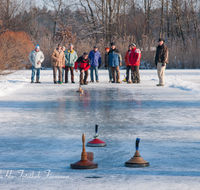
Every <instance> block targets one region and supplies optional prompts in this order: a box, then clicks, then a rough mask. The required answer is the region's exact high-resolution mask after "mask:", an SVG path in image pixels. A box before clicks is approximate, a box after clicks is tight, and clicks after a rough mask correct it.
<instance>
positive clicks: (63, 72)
mask: <svg viewBox="0 0 200 190" xmlns="http://www.w3.org/2000/svg"><path fill="white" fill-rule="evenodd" d="M64 75H65V68H62V82H64Z"/></svg>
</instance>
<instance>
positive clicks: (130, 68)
mask: <svg viewBox="0 0 200 190" xmlns="http://www.w3.org/2000/svg"><path fill="white" fill-rule="evenodd" d="M131 50H132V47H131V45H129V46H128V51H127V52H126V55H125V62H126V82H127V83H132V82H131V81H132V80H133V69H132V67H131V64H130V62H129V56H130V53H131ZM129 71H131V81H130V80H129Z"/></svg>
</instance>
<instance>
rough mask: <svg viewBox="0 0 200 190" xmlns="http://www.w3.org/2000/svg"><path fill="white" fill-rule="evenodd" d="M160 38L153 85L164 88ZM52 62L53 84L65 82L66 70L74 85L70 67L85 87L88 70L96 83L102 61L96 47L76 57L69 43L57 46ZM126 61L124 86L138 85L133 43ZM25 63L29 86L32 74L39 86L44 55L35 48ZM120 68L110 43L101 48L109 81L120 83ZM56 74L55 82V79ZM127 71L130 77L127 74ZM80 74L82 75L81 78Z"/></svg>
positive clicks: (163, 52)
mask: <svg viewBox="0 0 200 190" xmlns="http://www.w3.org/2000/svg"><path fill="white" fill-rule="evenodd" d="M164 42H165V41H164V39H161V38H160V39H159V40H158V43H159V45H158V47H157V51H156V56H155V65H156V67H157V71H158V77H159V84H157V86H164V72H165V68H166V63H168V48H167V46H166V45H165V44H164ZM52 59H53V81H54V84H57V83H59V84H63V83H68V72H69V70H70V74H71V83H75V82H74V68H75V71H76V72H78V69H79V70H80V83H81V85H87V84H88V81H87V78H88V75H89V73H88V70H89V69H90V79H91V80H90V82H94V73H95V79H96V82H99V75H98V69H99V68H100V67H101V64H102V58H101V54H100V52H99V51H98V47H97V46H94V47H93V50H92V51H90V52H89V54H88V53H87V52H84V53H83V55H82V56H80V57H78V56H77V53H76V51H75V50H74V49H73V44H69V47H68V49H65V47H64V46H61V44H58V47H57V48H56V49H55V50H54V52H53V54H52ZM124 59H125V62H126V82H127V83H140V74H139V67H140V59H141V51H140V49H138V48H137V46H136V44H135V43H131V44H130V45H129V47H128V51H127V52H126V55H125V58H124ZM29 60H30V62H31V64H32V75H31V83H33V82H34V78H35V72H36V71H37V74H36V83H40V81H39V80H40V68H41V64H42V62H43V61H44V55H43V53H42V51H40V47H39V45H37V46H36V47H35V49H34V50H33V51H31V53H30V54H29ZM120 66H122V56H121V53H120V52H119V50H117V49H116V46H115V44H114V43H111V47H110V48H108V47H106V48H105V68H106V69H108V72H109V82H112V83H121V80H120ZM57 72H58V80H57ZM130 72H131V75H129V73H130ZM83 75H84V76H83Z"/></svg>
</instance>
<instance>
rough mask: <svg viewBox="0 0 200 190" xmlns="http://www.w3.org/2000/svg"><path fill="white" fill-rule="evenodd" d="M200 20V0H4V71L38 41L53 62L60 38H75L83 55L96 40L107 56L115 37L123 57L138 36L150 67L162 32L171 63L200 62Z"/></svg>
mask: <svg viewBox="0 0 200 190" xmlns="http://www.w3.org/2000/svg"><path fill="white" fill-rule="evenodd" d="M199 25H200V2H199V0H137V1H136V0H76V1H67V0H42V1H41V2H40V3H39V4H38V3H37V2H36V1H33V0H32V1H29V0H0V44H1V48H0V75H1V74H4V73H6V72H5V71H6V70H9V72H12V71H10V70H11V69H13V70H15V69H17V68H22V67H24V63H27V62H28V59H27V58H28V54H29V53H30V51H31V50H32V49H33V48H34V46H35V45H36V44H39V45H40V48H41V50H42V52H43V53H44V55H45V61H44V63H43V66H44V67H51V55H52V52H53V49H54V48H55V47H56V46H57V44H58V43H61V44H62V45H64V46H66V47H68V44H69V43H73V44H74V49H75V50H76V51H77V53H78V55H79V56H80V55H82V53H83V52H85V51H87V52H89V51H90V50H92V49H93V46H94V45H97V46H98V47H99V51H100V52H101V55H102V57H104V49H105V47H109V46H110V42H115V44H116V48H117V49H119V51H120V52H121V54H122V56H123V58H124V56H125V53H126V51H127V49H128V45H129V44H130V43H131V42H135V43H136V44H137V45H138V47H139V48H140V49H141V50H142V65H141V68H143V69H152V68H154V66H155V65H154V56H155V47H156V46H157V44H158V43H157V41H158V38H159V37H162V38H164V39H165V41H166V42H165V43H166V45H167V46H168V47H169V51H170V52H169V65H168V68H179V69H180V68H181V69H185V68H188V69H195V68H200V61H199V60H200V50H199V43H200V32H199ZM103 60H104V59H103ZM103 62H104V61H103Z"/></svg>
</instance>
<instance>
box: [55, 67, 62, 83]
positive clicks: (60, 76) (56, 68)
mask: <svg viewBox="0 0 200 190" xmlns="http://www.w3.org/2000/svg"><path fill="white" fill-rule="evenodd" d="M57 70H58V79H59V82H62V67H58V66H53V81H54V82H57V80H56V76H57Z"/></svg>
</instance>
